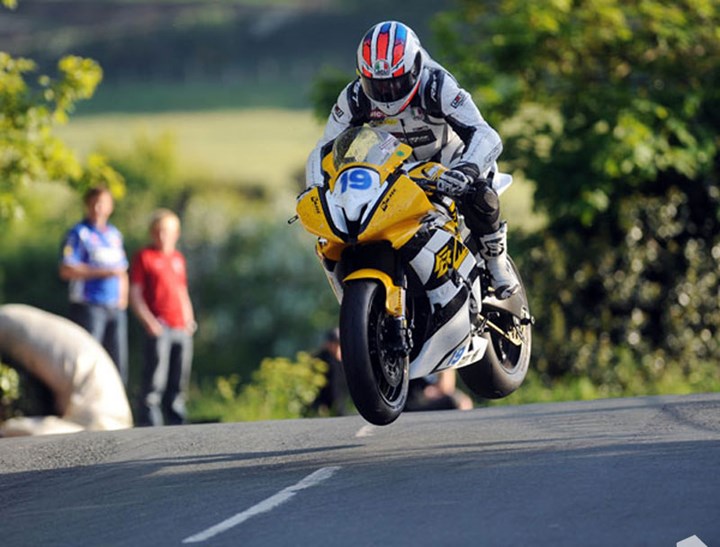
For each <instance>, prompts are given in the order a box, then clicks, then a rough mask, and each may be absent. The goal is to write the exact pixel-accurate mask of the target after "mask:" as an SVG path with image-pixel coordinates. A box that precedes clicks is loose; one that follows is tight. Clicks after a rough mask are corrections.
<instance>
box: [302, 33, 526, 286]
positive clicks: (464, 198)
mask: <svg viewBox="0 0 720 547" xmlns="http://www.w3.org/2000/svg"><path fill="white" fill-rule="evenodd" d="M357 72H358V75H359V76H358V78H356V79H355V80H353V81H352V82H350V83H349V84H348V85H347V86H346V87H345V88H344V89H343V91H342V92H341V93H340V95H339V97H338V99H337V102H336V103H335V106H334V107H333V109H332V112H331V113H330V116H329V118H328V121H327V125H326V126H325V132H324V134H323V136H322V137H321V139H320V141H319V142H318V144H317V146H316V147H315V149H314V150H313V151H312V152H311V153H310V157H309V158H308V161H307V166H306V179H307V184H308V186H321V185H323V184H324V182H325V180H324V177H325V175H324V173H323V170H322V167H321V161H322V158H323V157H324V156H325V155H326V154H327V153H328V151H329V149H330V147H331V145H332V141H333V140H334V139H335V138H336V137H337V136H338V135H339V134H340V133H342V131H344V130H345V129H347V128H348V127H350V126H361V125H364V124H368V125H370V126H375V127H381V128H382V129H384V130H386V131H388V132H390V133H392V134H393V135H394V136H395V137H397V138H398V139H400V140H401V141H403V142H405V143H406V144H408V145H410V146H412V148H413V156H414V159H415V160H417V161H437V162H440V163H442V164H443V165H445V166H447V167H449V170H448V171H445V172H444V173H443V174H442V175H441V176H440V178H439V179H438V181H437V189H438V190H439V191H440V192H441V193H443V194H445V195H448V196H451V197H453V198H454V199H455V200H456V202H457V204H458V207H459V208H460V211H461V212H462V214H463V215H464V217H465V221H466V223H467V225H468V227H469V228H470V230H471V232H472V234H473V236H474V237H475V240H476V242H477V246H478V251H479V253H480V255H481V257H482V258H483V259H484V260H485V263H486V264H487V267H488V271H489V272H490V276H491V278H492V285H493V287H494V289H495V296H496V297H497V298H501V299H504V298H508V297H509V296H511V295H512V294H514V293H515V292H517V290H518V288H519V284H518V280H517V278H516V277H515V275H514V274H513V273H512V271H511V269H510V267H509V264H508V261H507V224H506V223H505V222H500V203H499V199H498V195H497V192H496V191H495V190H494V189H493V188H492V187H491V186H490V185H489V184H487V183H486V182H485V179H484V177H485V176H487V175H488V174H489V172H490V171H491V170H492V168H493V166H494V164H495V161H496V160H497V158H498V156H499V155H500V152H502V141H501V140H500V136H499V135H498V134H497V132H496V131H495V130H494V129H493V128H492V127H490V125H489V124H488V123H487V122H486V121H485V119H484V118H483V117H482V115H481V114H480V111H479V110H478V108H477V106H476V105H475V103H474V102H473V100H472V98H471V97H470V94H469V93H468V92H467V91H465V90H464V89H462V88H461V87H460V86H459V85H458V83H457V81H456V80H455V78H454V77H453V76H452V75H451V74H450V73H449V72H448V71H447V70H445V69H444V68H443V67H442V66H440V65H439V64H438V63H437V62H435V61H434V60H433V59H432V58H431V57H430V56H429V55H428V53H427V52H426V51H425V50H424V49H423V48H422V46H421V45H420V41H419V40H418V38H417V36H416V35H415V33H414V32H413V31H412V30H411V29H410V28H409V27H408V26H406V25H404V24H403V23H400V22H397V21H384V22H381V23H378V24H376V25H374V26H373V27H371V28H370V30H368V32H367V33H366V34H365V36H364V37H363V39H362V40H361V42H360V45H359V46H358V50H357ZM476 181H477V182H476ZM473 183H475V184H473Z"/></svg>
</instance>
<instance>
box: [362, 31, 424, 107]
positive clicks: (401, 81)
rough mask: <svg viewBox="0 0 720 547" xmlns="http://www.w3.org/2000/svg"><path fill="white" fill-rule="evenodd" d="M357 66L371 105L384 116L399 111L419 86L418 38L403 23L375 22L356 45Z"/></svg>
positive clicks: (420, 54) (420, 50) (421, 61)
mask: <svg viewBox="0 0 720 547" xmlns="http://www.w3.org/2000/svg"><path fill="white" fill-rule="evenodd" d="M357 69H358V74H359V76H360V82H361V83H362V88H363V91H365V94H366V95H367V96H368V97H369V98H370V100H371V101H372V102H373V103H374V104H375V106H377V108H379V109H380V110H381V111H382V112H383V113H384V114H386V115H388V116H394V115H396V114H399V113H400V112H402V111H403V110H404V109H405V108H406V107H407V105H408V104H409V103H410V101H411V100H412V98H413V97H414V96H415V93H417V90H418V87H419V86H420V74H421V73H422V69H423V54H422V47H421V46H420V40H418V38H417V36H416V35H415V33H414V32H413V31H412V29H411V28H410V27H408V26H407V25H404V24H403V23H399V22H397V21H384V22H382V23H378V24H377V25H374V26H373V27H372V28H370V30H368V31H367V33H366V34H365V37H364V38H363V39H362V41H361V42H360V45H359V46H358V50H357Z"/></svg>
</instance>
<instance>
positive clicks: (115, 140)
mask: <svg viewBox="0 0 720 547" xmlns="http://www.w3.org/2000/svg"><path fill="white" fill-rule="evenodd" d="M321 133H322V127H321V125H320V124H319V123H318V122H316V121H315V120H314V119H313V118H312V115H311V114H310V112H309V111H298V110H275V109H268V110H229V111H214V112H202V113H192V112H191V113H186V112H183V113H177V112H175V113H159V114H112V115H97V116H83V117H78V118H75V119H73V120H72V121H71V122H70V123H69V124H68V125H67V126H65V127H62V128H60V130H59V131H58V134H59V136H60V137H61V138H63V139H64V140H65V141H66V142H67V143H68V144H69V145H70V146H72V147H73V148H74V149H75V150H77V151H78V152H79V153H80V154H81V155H85V154H87V153H89V152H91V151H93V150H95V149H96V148H97V147H99V146H100V145H109V146H113V147H120V148H130V147H132V145H133V142H134V141H135V140H137V139H138V137H140V136H143V137H146V138H149V139H155V138H159V137H160V136H162V135H171V136H172V137H173V138H174V140H175V142H176V146H177V154H178V158H179V161H180V164H181V168H182V170H183V171H184V172H186V173H188V174H189V175H191V176H192V175H196V174H197V175H205V176H210V177H213V178H218V179H223V180H230V181H236V182H237V183H238V184H242V183H243V182H250V183H257V182H263V183H267V184H270V185H275V186H277V185H285V184H287V183H288V182H289V181H290V180H292V179H293V178H294V177H296V176H297V174H298V172H299V171H300V170H301V169H302V168H303V166H304V164H305V159H306V158H307V154H308V153H309V151H310V150H311V149H312V148H313V146H314V145H315V142H316V141H317V139H318V138H319V137H320V134H321Z"/></svg>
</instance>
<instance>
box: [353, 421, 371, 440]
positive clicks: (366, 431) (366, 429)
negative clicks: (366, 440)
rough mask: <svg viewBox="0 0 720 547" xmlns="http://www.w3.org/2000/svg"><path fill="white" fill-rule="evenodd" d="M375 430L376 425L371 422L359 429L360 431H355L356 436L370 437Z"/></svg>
mask: <svg viewBox="0 0 720 547" xmlns="http://www.w3.org/2000/svg"><path fill="white" fill-rule="evenodd" d="M374 431H375V427H374V426H372V425H370V424H365V425H364V426H362V427H361V428H360V429H358V432H357V433H355V437H370V436H371V435H372V434H373V432H374Z"/></svg>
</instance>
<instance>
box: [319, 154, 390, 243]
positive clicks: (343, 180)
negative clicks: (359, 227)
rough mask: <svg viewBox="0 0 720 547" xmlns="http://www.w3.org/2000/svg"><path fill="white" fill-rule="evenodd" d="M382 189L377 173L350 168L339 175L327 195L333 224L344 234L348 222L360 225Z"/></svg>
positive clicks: (366, 169) (361, 168) (360, 168)
mask: <svg viewBox="0 0 720 547" xmlns="http://www.w3.org/2000/svg"><path fill="white" fill-rule="evenodd" d="M383 187H384V185H383V184H381V182H380V175H379V173H378V172H377V171H374V170H372V169H368V168H366V167H352V168H350V169H346V170H345V171H343V172H342V173H340V176H339V177H338V178H337V180H336V181H335V187H334V188H333V191H332V192H329V193H328V194H327V201H328V205H329V210H330V216H331V217H332V221H333V224H335V226H336V227H337V228H338V229H339V230H341V231H343V232H345V233H347V231H348V222H352V223H358V222H359V223H361V224H362V223H363V222H364V221H365V220H367V217H368V215H369V214H370V211H372V205H373V204H374V203H375V202H376V201H377V199H378V198H379V197H380V196H381V195H382V192H383Z"/></svg>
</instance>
